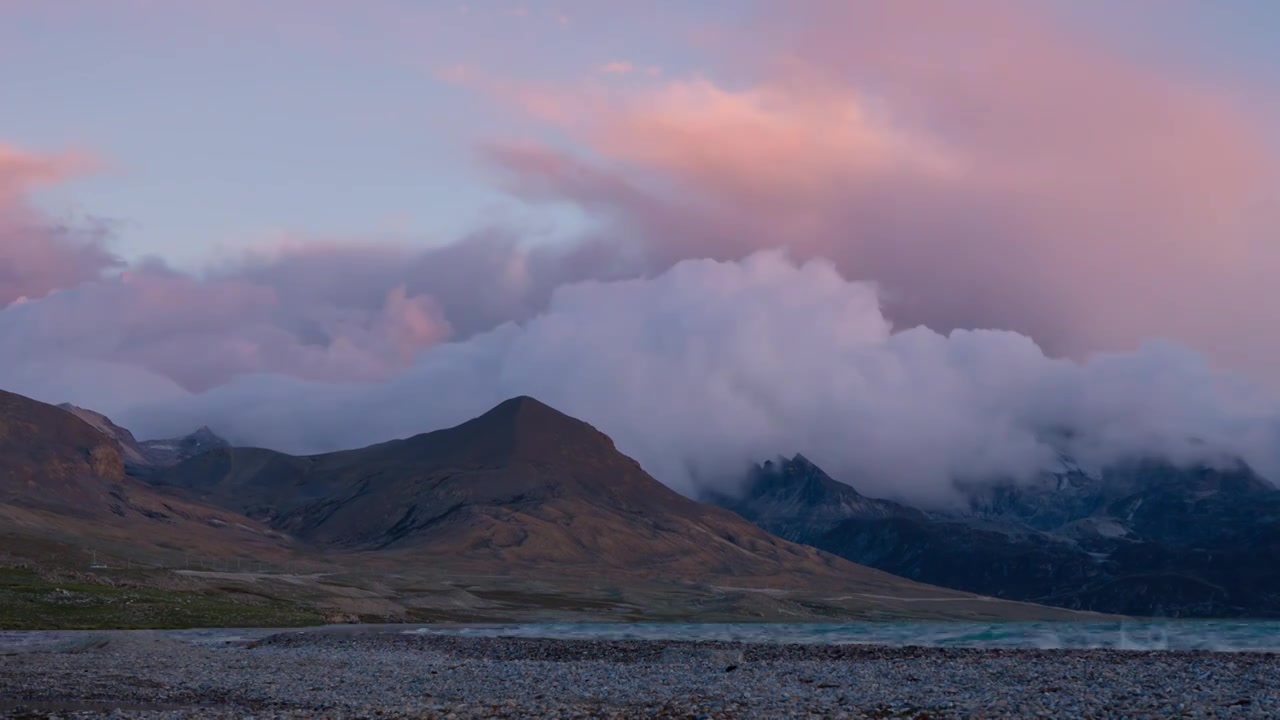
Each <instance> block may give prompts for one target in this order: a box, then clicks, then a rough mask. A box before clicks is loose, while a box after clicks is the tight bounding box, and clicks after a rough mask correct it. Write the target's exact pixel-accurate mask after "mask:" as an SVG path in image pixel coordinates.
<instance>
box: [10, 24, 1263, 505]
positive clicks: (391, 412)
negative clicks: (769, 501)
mask: <svg viewBox="0 0 1280 720" xmlns="http://www.w3.org/2000/svg"><path fill="white" fill-rule="evenodd" d="M782 8H785V10H784V9H782ZM769 12H773V13H774V14H773V15H771V16H768V17H764V18H761V20H760V22H761V23H762V27H768V28H769V32H768V33H764V32H755V33H749V37H746V38H739V39H737V40H734V39H732V38H730V39H729V41H728V42H727V43H726V44H725V46H724V47H723V48H722V54H723V57H722V58H721V60H720V62H721V66H720V67H711V68H708V69H707V71H706V72H705V73H702V74H696V75H688V76H683V77H681V76H675V75H672V74H671V73H665V72H664V73H662V74H656V73H639V72H627V73H623V72H608V73H602V72H597V71H595V70H588V71H587V72H586V77H585V78H584V79H583V80H582V81H581V82H580V83H577V84H574V83H562V84H559V85H545V84H544V85H535V84H532V83H528V82H525V81H523V80H521V79H520V78H510V77H502V76H500V75H495V74H493V73H485V72H482V71H471V70H466V71H462V70H459V71H456V72H452V73H450V75H449V79H450V80H451V81H453V82H456V83H459V84H460V85H462V86H463V87H464V88H465V91H468V92H480V93H484V94H487V95H489V96H492V97H494V98H495V99H497V100H498V101H500V102H501V103H503V104H504V106H505V107H506V108H507V109H510V108H516V109H517V110H518V111H519V112H521V113H523V114H524V117H525V118H526V119H527V120H528V122H529V123H530V125H531V127H532V126H536V127H537V128H538V130H539V132H538V133H535V137H538V138H541V139H538V140H530V139H529V138H527V137H524V138H515V137H504V138H489V139H486V141H485V142H484V143H482V147H481V149H480V154H481V156H482V158H483V159H484V160H485V161H487V162H489V163H490V164H491V166H492V167H493V168H494V169H495V170H496V171H497V174H498V177H499V178H500V180H501V181H502V182H504V183H505V186H506V187H507V189H509V190H510V191H511V192H512V193H513V194H514V195H515V196H516V197H518V198H520V199H523V200H524V201H526V202H528V203H529V204H531V205H538V204H543V203H546V204H550V205H556V206H563V205H569V206H572V207H574V208H575V209H576V210H578V211H579V212H581V214H582V215H583V216H584V217H586V218H587V219H588V223H587V229H586V230H585V231H582V232H581V233H580V234H578V235H575V236H573V237H569V238H565V239H563V241H561V242H558V243H553V244H546V243H543V244H533V243H530V242H527V241H526V240H525V238H524V234H523V233H522V232H521V229H520V228H518V227H516V228H512V227H502V226H495V227H487V228H481V229H480V230H478V231H477V232H475V233H473V234H472V235H469V236H467V237H463V238H460V239H458V240H456V241H454V242H452V243H449V244H445V245H442V246H436V247H431V248H427V249H422V248H421V247H414V246H411V245H409V244H405V245H396V244H390V243H386V242H370V241H363V240H359V239H352V240H328V241H316V240H307V239H302V240H300V241H298V242H296V243H293V244H288V245H282V246H280V247H276V248H274V249H271V250H269V251H260V252H258V253H254V254H250V255H247V256H245V257H241V258H238V259H235V260H231V261H224V262H223V263H221V264H218V265H211V266H209V267H208V268H205V269H204V270H203V271H202V272H199V273H194V274H192V273H183V272H178V271H176V270H174V269H172V268H170V267H167V266H166V265H165V264H164V263H163V261H161V260H154V259H153V260H147V261H140V262H134V263H132V264H127V265H126V264H125V263H123V262H122V261H121V260H120V259H118V258H116V257H114V256H113V255H112V254H111V252H110V251H109V244H108V241H109V238H108V237H107V236H106V235H105V233H104V232H103V231H102V230H101V229H99V228H97V227H95V226H93V225H92V224H86V223H77V222H68V221H62V220H58V219H55V218H51V217H49V216H47V214H45V213H42V212H41V211H40V210H39V209H37V207H36V205H35V204H34V203H33V202H32V200H31V196H32V193H33V192H35V191H37V190H38V189H39V188H40V187H41V186H42V185H47V184H50V183H56V182H59V181H61V180H64V179H66V178H68V177H71V176H73V175H75V174H76V173H79V172H83V171H85V170H86V169H89V166H90V163H87V162H86V161H85V159H83V158H80V157H78V156H74V155H59V156H44V155H38V154H35V153H29V152H23V151H20V150H17V149H14V148H9V147H7V146H0V308H2V309H0V340H2V341H3V342H0V387H5V388H6V389H11V390H15V391H18V392H24V393H26V394H30V395H33V396H35V397H38V398H40V399H43V400H47V401H51V402H61V401H66V400H70V401H73V402H76V403H77V404H80V405H84V406H87V407H93V408H95V409H99V410H102V411H105V412H107V413H109V414H111V415H112V416H113V417H114V418H115V419H117V420H118V421H122V422H125V423H127V424H129V425H131V426H132V427H133V429H134V430H135V431H137V432H138V433H139V434H140V435H142V436H165V435H172V434H175V433H180V432H186V431H189V430H190V429H192V428H193V427H195V426H197V425H200V424H210V425H212V426H213V427H215V429H217V430H219V431H220V432H222V433H224V434H226V435H228V436H229V437H231V438H232V439H234V440H236V441H238V442H241V443H246V444H256V445H265V446H269V447H275V448H279V449H282V450H288V451H294V452H310V451H322V450H330V449H337V448H343V447H352V446H357V445H361V444H366V443H370V442H376V441H380V440H385V439H387V438H390V437H395V436H405V435H410V434H413V433H417V432H421V431H426V430H430V429H434V428H438V427H442V426H445V425H449V424H453V423H456V422H459V421H462V420H464V419H466V418H468V417H471V416H473V415H475V414H477V413H479V412H482V411H483V410H485V409H487V408H488V407H490V406H492V405H493V404H495V403H497V402H498V401H500V400H502V399H504V398H506V397H509V396H511V395H515V394H531V395H534V396H536V397H539V398H541V399H543V400H544V401H546V402H549V403H551V404H553V405H555V406H557V407H559V408H561V409H563V410H565V411H566V412H569V413H571V414H574V415H577V416H579V417H582V418H583V419H585V420H587V421H589V422H592V423H593V424H595V425H597V426H598V427H600V428H601V429H602V430H604V431H605V432H608V433H609V434H611V435H612V436H614V438H615V440H617V442H618V444H619V446H620V447H621V448H622V449H623V450H624V451H625V452H628V453H630V454H632V455H633V456H635V457H636V458H637V459H639V460H640V461H641V462H642V464H644V466H645V467H646V468H648V469H649V470H650V471H651V472H653V473H654V474H655V475H656V476H657V477H659V478H660V479H662V480H663V481H665V482H668V483H670V484H671V485H673V486H674V487H676V488H678V489H680V490H682V491H684V492H693V491H694V489H695V487H696V485H697V484H699V483H709V482H719V481H720V480H721V479H723V478H724V477H726V476H731V475H733V474H735V473H736V472H738V470H739V469H741V467H742V466H743V465H744V464H745V463H747V462H750V461H754V460H759V459H762V458H764V457H768V456H771V455H773V454H775V453H779V452H781V453H792V452H803V453H805V454H806V455H808V456H810V457H812V458H813V459H814V460H815V461H817V462H818V463H819V464H821V465H823V466H824V467H826V468H828V469H829V470H831V471H832V472H833V473H835V474H837V475H838V476H840V477H843V478H845V479H849V480H852V481H854V482H855V484H857V486H858V487H859V488H860V489H862V490H864V491H867V492H870V493H874V494H878V495H885V496H894V497H901V498H904V499H909V500H914V501H917V502H943V501H945V499H946V498H947V497H948V493H949V492H950V490H949V488H950V487H951V484H952V482H953V481H954V480H956V479H980V478H988V477H1002V476H1010V477H1017V476H1022V475H1026V474H1027V473H1030V472H1033V471H1034V470H1035V469H1036V468H1037V467H1041V466H1043V465H1045V464H1046V463H1051V462H1052V461H1053V459H1054V454H1055V453H1056V452H1057V451H1059V450H1063V449H1066V450H1068V451H1070V452H1071V453H1073V454H1075V455H1077V456H1079V457H1080V458H1081V459H1083V460H1085V461H1086V462H1095V463H1102V462H1110V461H1114V460H1117V459H1123V458H1127V457H1135V456H1142V455H1159V456H1164V457H1171V458H1174V459H1178V460H1188V461H1190V460H1218V459H1221V458H1223V457H1226V456H1238V457H1243V458H1244V459H1246V460H1247V461H1248V462H1250V463H1251V464H1253V465H1255V466H1256V467H1257V468H1258V469H1259V470H1261V471H1263V472H1264V473H1266V474H1269V475H1271V476H1272V477H1273V478H1275V477H1280V462H1278V461H1277V458H1276V453H1277V448H1280V436H1278V434H1277V427H1278V426H1277V420H1276V418H1277V408H1280V403H1276V402H1273V400H1274V397H1273V395H1271V394H1269V393H1268V392H1265V391H1260V390H1258V389H1257V388H1255V387H1252V386H1249V385H1248V384H1246V383H1243V382H1242V381H1237V380H1230V379H1228V378H1229V376H1227V375H1224V374H1222V372H1221V368H1223V367H1227V368H1231V369H1234V370H1238V371H1243V372H1245V373H1247V374H1252V376H1253V377H1254V378H1255V379H1258V380H1260V381H1262V383H1263V384H1267V383H1271V384H1280V377H1277V376H1276V375H1275V371H1274V367H1273V365H1274V364H1273V363H1272V362H1271V358H1273V357H1275V356H1276V353H1277V352H1278V351H1280V326H1277V325H1276V323H1275V322H1274V321H1273V314H1274V313H1273V311H1272V308H1273V307H1274V303H1273V302H1271V299H1272V298H1273V296H1274V291H1273V290H1272V289H1271V285H1272V283H1273V278H1274V277H1276V276H1280V246H1277V244H1276V243H1275V242H1274V241H1273V240H1274V239H1273V237H1272V235H1273V234H1274V228H1275V227H1277V226H1278V223H1277V218H1276V217H1275V211H1274V208H1275V207H1276V204H1275V203H1274V202H1267V201H1268V200H1269V199H1271V200H1273V199H1274V198H1275V197H1276V196H1277V189H1280V182H1277V173H1276V170H1277V164H1276V156H1275V152H1274V148H1273V147H1272V146H1271V144H1270V142H1269V140H1270V137H1271V136H1270V135H1268V133H1267V132H1265V130H1264V129H1263V128H1262V127H1261V126H1260V123H1259V122H1258V120H1257V116H1256V115H1254V114H1251V113H1250V112H1249V105H1248V104H1247V102H1245V101H1244V100H1243V99H1242V98H1240V97H1237V96H1235V95H1232V94H1229V93H1226V92H1224V91H1222V90H1221V89H1220V88H1219V87H1218V86H1216V85H1215V84H1214V83H1212V82H1210V81H1208V80H1205V79H1201V78H1197V77H1194V76H1192V75H1190V74H1188V73H1186V72H1181V71H1175V70H1174V69H1171V68H1161V67H1158V66H1156V65H1153V64H1150V63H1147V62H1144V61H1140V60H1137V59H1134V58H1131V57H1128V56H1125V55H1123V54H1121V53H1119V52H1117V51H1115V50H1114V49H1111V48H1108V47H1107V46H1105V45H1104V44H1102V43H1100V42H1097V41H1096V39H1094V38H1091V37H1089V36H1087V35H1084V34H1081V33H1080V31H1079V30H1078V29H1073V28H1072V27H1071V26H1069V25H1067V24H1065V23H1063V22H1061V21H1059V20H1058V19H1055V18H1051V17H1050V16H1048V15H1046V14H1045V13H1044V12H1043V9H1042V8H1038V7H1037V6H1032V5H1030V4H1027V3H1012V2H1008V3H1006V2H996V1H994V0H990V1H989V0H978V1H976V2H973V3H966V4H965V5H964V6H963V9H960V8H959V7H958V6H953V5H952V4H947V3H930V2H923V1H915V2H913V1H911V0H904V2H900V3H899V2H895V3H882V4H874V5H872V4H865V5H864V4H859V5H856V6H855V5H852V4H848V3H838V2H816V1H815V2H798V3H792V4H787V5H785V6H777V7H776V8H775V9H774V10H772V11H769ZM1011 57H1016V58H1018V62H1016V63H1011V62H1009V61H1008V59H1009V58H1011ZM545 131H551V132H553V133H556V134H557V139H556V141H555V142H552V141H549V140H547V139H546V138H545ZM779 249H785V252H782V251H780V250H779ZM989 328H997V329H996V330H991V329H989ZM1064 431H1071V432H1072V433H1073V435H1072V437H1071V440H1070V447H1067V448H1064V447H1062V446H1061V443H1063V442H1067V441H1065V440H1062V439H1061V438H1062V437H1063V433H1064Z"/></svg>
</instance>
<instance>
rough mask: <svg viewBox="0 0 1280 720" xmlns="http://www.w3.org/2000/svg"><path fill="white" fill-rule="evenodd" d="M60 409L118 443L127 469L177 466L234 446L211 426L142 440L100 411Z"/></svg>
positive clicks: (70, 407) (71, 408)
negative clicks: (219, 449) (168, 436)
mask: <svg viewBox="0 0 1280 720" xmlns="http://www.w3.org/2000/svg"><path fill="white" fill-rule="evenodd" d="M58 408H60V409H62V410H66V411H67V412H69V413H71V414H72V415H75V416H76V417H78V418H80V419H81V420H83V421H85V422H86V423H88V424H89V425H91V426H93V428H94V429H96V430H97V431H98V432H100V433H102V434H103V435H106V436H107V437H109V438H111V439H112V440H115V441H116V443H117V444H118V445H119V446H120V452H121V454H122V456H123V458H124V462H125V465H126V467H128V468H130V469H145V468H150V467H153V466H163V465H176V464H177V463H179V462H182V461H183V460H186V459H187V458H189V457H193V456H195V455H199V454H200V453H202V452H205V451H207V450H211V449H213V448H219V447H230V446H231V443H229V442H227V441H226V440H224V439H222V438H221V437H219V436H218V434H217V433H215V432H214V431H213V430H210V429H209V428H208V427H207V426H201V427H200V428H198V429H197V430H195V432H192V433H190V434H188V435H184V436H182V437H178V438H169V439H165V440H142V441H139V440H138V439H137V438H135V437H134V435H133V433H131V432H129V431H128V430H126V429H125V428H122V427H120V426H119V425H117V424H115V423H114V422H112V421H111V418H109V417H107V416H106V415H103V414H102V413H100V412H96V411H93V410H88V409H86V408H82V407H79V406H76V405H72V404H71V403H62V404H61V405H58Z"/></svg>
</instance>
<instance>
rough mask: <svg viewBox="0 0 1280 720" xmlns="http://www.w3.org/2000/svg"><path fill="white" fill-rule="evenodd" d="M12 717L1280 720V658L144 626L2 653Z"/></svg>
mask: <svg viewBox="0 0 1280 720" xmlns="http://www.w3.org/2000/svg"><path fill="white" fill-rule="evenodd" d="M0 715H5V716H8V717H20V718H46V717H100V716H107V717H138V718H141V717H148V718H179V717H199V718H206V717H244V716H254V717H258V718H270V717H298V718H302V717H335V718H357V717H362V718H387V717H425V718H489V717H499V718H515V717H537V718H587V717H604V718H788V717H822V718H828V717H832V718H836V717H850V718H866V717H871V718H889V717H892V718H1008V717H1070V718H1112V717H1114V718H1120V717H1124V718H1132V717H1218V718H1236V717H1259V718H1274V717H1278V716H1280V655H1270V654H1227V653H1219V654H1214V653H1200V652H1126V651H1099V650H1073V651H1032V650H958V649H936V648H888V647H874V646H851V645H845V646H812V645H766V644H759V645H756V644H730V643H710V642H698V643H673V642H662V641H612V640H610V641H594V640H534V639H492V638H488V639H486V638H460V637H441V636H421V635H401V634H392V633H371V634H317V633H285V634H280V635H274V636H270V637H268V638H265V639H263V640H260V641H256V642H253V643H248V644H241V645H225V646H197V645H191V644H187V643H185V642H182V641H179V640H175V639H171V638H165V637H162V636H159V635H156V634H151V633H145V632H137V633H121V634H111V635H102V636H95V637H94V638H87V639H84V640H82V641H80V642H75V643H71V644H65V643H64V644H62V645H60V646H58V647H57V648H53V649H49V648H46V649H44V650H38V651H25V652H20V653H16V654H11V655H8V656H3V657H0Z"/></svg>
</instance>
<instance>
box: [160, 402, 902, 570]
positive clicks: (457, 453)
mask: <svg viewBox="0 0 1280 720" xmlns="http://www.w3.org/2000/svg"><path fill="white" fill-rule="evenodd" d="M152 482H154V483H156V484H158V485H162V486H165V487H169V488H174V489H181V490H182V491H184V492H186V493H189V496H190V497H191V498H193V499H196V500H199V501H200V502H204V503H209V504H214V505H218V506H221V507H225V508H228V509H231V510H233V511H235V512H241V513H244V514H246V515H248V516H250V517H253V518H255V519H258V520H261V521H262V522H265V523H268V524H270V525H271V526H272V527H274V528H276V529H278V530H280V531H282V532H286V533H288V534H290V535H292V536H295V537H297V538H300V539H303V540H305V541H308V542H311V543H313V544H316V545H318V546H321V547H326V548H331V549H340V550H345V551H371V550H376V551H383V550H390V551H396V550H403V551H412V552H414V553H424V552H430V553H431V554H432V555H433V556H436V557H439V558H440V561H441V562H453V561H464V560H465V561H466V562H467V563H469V564H471V565H472V566H475V565H477V564H479V565H485V566H494V567H498V566H501V567H506V568H510V567H513V566H526V567H527V566H548V567H554V568H555V569H557V570H561V571H562V570H564V569H566V568H570V567H593V568H600V569H607V570H610V571H614V572H625V573H629V574H650V575H652V574H669V575H673V576H683V577H704V576H724V577H729V576H732V577H754V578H772V579H773V580H774V581H776V582H777V583H794V582H796V581H797V578H799V577H802V576H808V577H809V578H810V579H809V580H808V581H807V582H811V581H812V580H813V578H822V579H824V580H825V581H829V582H844V581H849V582H858V581H863V580H871V581H875V582H880V581H883V580H885V579H886V578H887V576H883V575H882V574H881V573H878V572H875V571H871V570H868V569H865V568H860V567H858V566H856V565H854V564H852V563H849V562H847V561H844V560H840V559H838V558H835V557H834V556H831V555H828V554H826V553H822V552H817V551H815V550H813V549H811V548H807V547H802V546H799V545H794V544H792V543H789V542H786V541H784V540H780V539H778V538H776V537H773V536H771V535H769V534H768V533H766V532H763V531H761V530H760V529H759V528H757V527H755V526H754V525H752V524H750V523H748V522H745V521H744V520H743V519H742V518H740V517H738V516H737V515H735V514H733V513H731V512H727V511H725V510H722V509H720V508H717V507H713V506H709V505H704V504H701V503H698V502H695V501H693V500H690V499H688V498H686V497H684V496H682V495H680V494H678V493H676V492H674V491H672V490H670V489H669V488H667V487H666V486H665V485H663V484H662V483H660V482H658V481H657V480H655V479H653V478H652V477H650V476H649V475H648V474H647V473H646V472H645V471H644V470H643V469H641V467H640V466H639V464H637V463H636V462H635V461H634V460H632V459H631V458H629V457H627V456H625V455H623V454H622V453H620V452H618V450H617V449H616V448H615V446H614V444H613V441H612V440H611V439H610V438H609V437H608V436H606V435H604V434H603V433H601V432H599V431H598V430H596V429H595V428H593V427H591V426H590V425H588V424H586V423H584V422H581V421H579V420H576V419H574V418H571V417H569V416H567V415H565V414H563V413H561V412H559V411H557V410H554V409H552V408H550V407H548V406H547V405H544V404H542V403H541V402H538V401H537V400H534V399H532V398H528V397H519V398H514V399H511V400H508V401H506V402H504V403H502V404H500V405H498V406H497V407H495V408H493V409H492V410H490V411H489V412H487V413H485V414H484V415H481V416H480V417H477V418H475V419H473V420H470V421H468V422H465V423H463V424H461V425H459V426H457V427H453V428H449V429H446V430H440V431H437V432H432V433H427V434H423V435H417V436H414V437H411V438H408V439H403V440H395V441H391V442H387V443H382V444H379V445H374V446H371V447H367V448H362V449H359V450H351V451H346V452H338V453H331V454H326V455H316V456H309V457H293V456H289V455H285V454H282V453H276V452H272V451H268V450H261V449H249V448H223V449H217V450H213V451H211V452H207V453H204V454H202V455H200V456H197V457H194V458H191V459H189V460H187V461H185V462H183V463H180V464H179V465H177V466H175V467H173V468H170V469H168V470H167V471H165V472H163V473H159V474H157V475H156V476H155V477H154V478H152Z"/></svg>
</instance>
